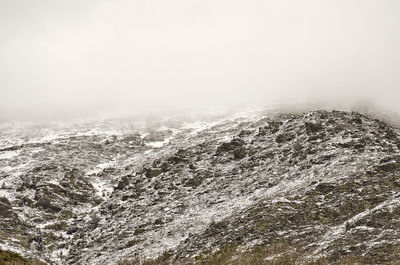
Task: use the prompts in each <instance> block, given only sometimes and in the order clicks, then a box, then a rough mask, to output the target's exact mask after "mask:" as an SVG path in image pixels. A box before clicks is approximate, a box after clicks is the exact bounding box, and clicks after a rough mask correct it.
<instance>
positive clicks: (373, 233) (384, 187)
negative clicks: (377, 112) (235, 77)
mask: <svg viewBox="0 0 400 265" xmlns="http://www.w3.org/2000/svg"><path fill="white" fill-rule="evenodd" d="M93 128H97V130H94V129H93ZM3 129H4V130H3V133H2V135H1V141H2V142H1V144H2V145H1V148H0V149H1V150H0V151H1V153H0V157H1V158H2V159H1V160H0V163H1V164H0V165H1V181H2V183H0V184H1V185H2V189H1V195H2V196H5V197H4V198H2V199H1V202H0V203H1V204H0V206H1V208H0V213H1V214H2V217H3V218H2V222H1V225H2V226H1V234H0V240H1V242H2V245H1V247H2V248H9V249H11V250H17V251H19V252H21V253H24V254H25V255H28V256H29V255H31V256H35V257H40V258H42V259H43V260H45V261H48V262H56V263H59V264H66V263H67V264H104V263H107V264H112V263H114V262H117V261H118V260H120V259H121V258H124V257H130V256H133V255H144V256H147V257H156V256H158V255H161V254H162V253H163V252H165V251H169V252H170V254H171V258H172V259H178V260H179V259H182V258H186V257H193V256H195V255H197V254H200V253H202V252H205V251H208V250H210V249H211V250H212V249H218V248H220V247H223V246H231V245H232V246H243V247H252V246H258V245H261V246H268V245H273V244H285V245H289V246H291V247H292V248H295V249H298V250H299V251H301V252H302V253H305V254H304V255H303V256H302V257H301V260H303V261H305V262H306V261H307V260H312V259H314V258H317V257H320V256H326V257H328V258H329V259H330V260H332V261H337V260H338V259H339V258H340V257H341V256H345V255H355V256H363V258H364V260H365V261H366V262H367V263H371V264H375V263H382V262H385V261H388V262H394V261H396V260H399V258H400V257H399V253H400V251H399V240H400V236H399V229H400V226H399V218H400V207H399V206H400V200H399V198H400V153H399V148H400V138H399V130H398V129H396V128H394V127H391V126H389V125H387V124H385V123H384V122H382V121H380V120H377V119H372V118H369V117H367V116H364V115H361V114H359V113H355V112H347V111H345V112H343V111H329V112H328V111H312V112H306V113H298V114H279V113H275V114H271V113H269V114H265V113H264V114H263V113H256V114H254V115H247V116H242V117H231V118H222V119H219V120H215V119H214V120H209V121H188V120H185V119H180V118H175V119H169V120H156V121H153V122H151V123H149V122H147V123H143V122H138V121H135V122H132V121H109V122H108V123H101V124H98V123H90V124H74V125H71V126H69V127H65V126H58V127H57V126H45V127H44V128H36V129H35V130H32V128H31V130H29V132H30V133H29V135H25V134H22V135H21V132H20V130H17V129H16V128H15V127H7V128H3Z"/></svg>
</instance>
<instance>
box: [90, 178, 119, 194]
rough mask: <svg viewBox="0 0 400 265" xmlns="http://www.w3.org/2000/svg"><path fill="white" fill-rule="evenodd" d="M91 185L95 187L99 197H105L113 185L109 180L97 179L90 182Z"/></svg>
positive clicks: (110, 191) (111, 190)
mask: <svg viewBox="0 0 400 265" xmlns="http://www.w3.org/2000/svg"><path fill="white" fill-rule="evenodd" d="M92 185H93V187H94V188H95V189H96V194H97V196H99V197H101V198H103V199H104V198H106V197H108V196H110V195H111V193H112V192H113V189H114V188H113V187H112V185H111V184H110V183H109V181H106V180H101V179H97V180H95V181H93V182H92Z"/></svg>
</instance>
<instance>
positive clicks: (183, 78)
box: [0, 0, 400, 113]
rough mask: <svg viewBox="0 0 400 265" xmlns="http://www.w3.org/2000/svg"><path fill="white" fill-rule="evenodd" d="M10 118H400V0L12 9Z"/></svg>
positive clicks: (3, 53)
mask: <svg viewBox="0 0 400 265" xmlns="http://www.w3.org/2000/svg"><path fill="white" fill-rule="evenodd" d="M0 10H1V11H0V30H1V33H2V34H1V36H0V80H1V84H0V85H1V88H0V104H1V109H2V110H3V111H4V112H7V111H9V112H10V111H16V110H20V111H25V112H29V113H32V112H38V113H39V112H52V113H57V112H62V111H68V110H76V109H82V110H88V109H93V110H95V109H98V110H99V111H100V110H103V109H104V110H105V109H110V110H111V109H113V108H117V107H121V106H123V107H129V108H131V109H133V110H135V109H137V110H139V109H140V110H146V109H154V108H175V109H179V108H182V109H184V108H196V109H201V108H203V107H213V106H216V107H221V106H226V107H230V106H236V105H256V104H257V105H262V104H269V103H271V102H288V101H293V100H300V101H310V100H314V101H315V100H321V101H338V102H344V101H349V102H350V101H374V102H376V103H377V104H379V105H382V106H386V107H388V108H390V109H392V110H396V111H399V112H400V109H399V107H398V106H397V105H398V104H397V100H396V99H398V98H399V96H400V92H399V91H400V89H399V84H400V77H399V75H398V73H399V70H400V69H399V64H398V62H399V59H400V51H399V49H398V47H399V45H400V35H399V34H397V30H398V28H399V26H400V18H399V16H398V13H399V11H400V3H399V2H398V1H396V0H392V1H390V0H385V1H372V0H347V1H344V0H339V1H327V0H322V1H321V0H318V1H317V0H306V1H301V2H300V1H294V0H290V1H289V0H283V1H259V0H252V1H210V0H203V1H198V0H186V1H183V0H174V1H161V0H151V1H142V0H139V1H85V2H84V3H83V2H82V1H41V2H40V3H39V2H33V1H27V0H26V1H22V0H19V1H10V2H7V3H2V8H1V9H0Z"/></svg>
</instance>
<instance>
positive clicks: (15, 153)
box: [0, 151, 19, 159]
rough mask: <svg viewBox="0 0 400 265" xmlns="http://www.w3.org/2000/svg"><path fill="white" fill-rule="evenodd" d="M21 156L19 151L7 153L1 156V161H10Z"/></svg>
mask: <svg viewBox="0 0 400 265" xmlns="http://www.w3.org/2000/svg"><path fill="white" fill-rule="evenodd" d="M17 155H19V152H18V151H5V152H2V153H1V154H0V159H10V158H13V157H15V156H17Z"/></svg>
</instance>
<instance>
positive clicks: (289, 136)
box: [275, 133, 295, 143]
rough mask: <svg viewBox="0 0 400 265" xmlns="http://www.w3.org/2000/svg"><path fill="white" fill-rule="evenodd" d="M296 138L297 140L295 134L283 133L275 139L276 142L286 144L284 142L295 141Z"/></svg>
mask: <svg viewBox="0 0 400 265" xmlns="http://www.w3.org/2000/svg"><path fill="white" fill-rule="evenodd" d="M294 138H295V136H294V135H293V134H291V133H282V134H279V135H278V136H277V137H276V138H275V141H276V142H277V143H284V142H288V141H291V140H293V139H294Z"/></svg>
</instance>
